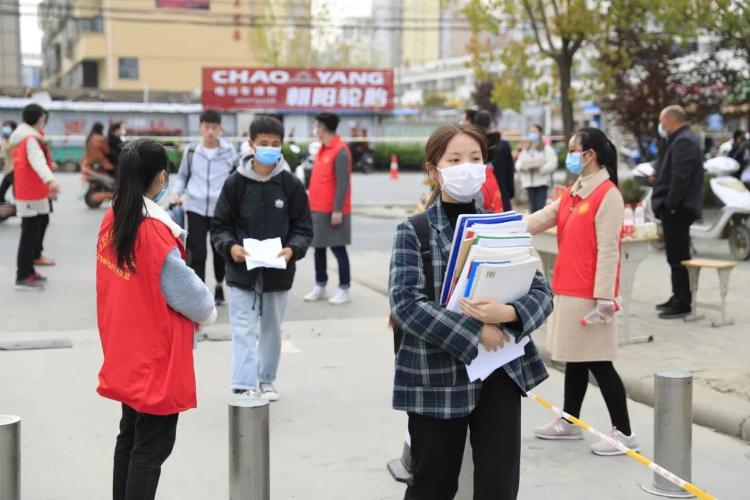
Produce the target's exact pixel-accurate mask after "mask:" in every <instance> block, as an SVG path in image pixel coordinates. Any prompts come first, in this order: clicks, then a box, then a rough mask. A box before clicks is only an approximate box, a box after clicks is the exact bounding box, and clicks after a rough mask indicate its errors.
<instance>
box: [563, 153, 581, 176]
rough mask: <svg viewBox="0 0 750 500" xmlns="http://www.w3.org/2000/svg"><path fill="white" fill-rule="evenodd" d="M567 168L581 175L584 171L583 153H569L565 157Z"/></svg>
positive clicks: (574, 173) (572, 172)
mask: <svg viewBox="0 0 750 500" xmlns="http://www.w3.org/2000/svg"><path fill="white" fill-rule="evenodd" d="M565 168H567V169H568V171H569V172H570V173H571V174H573V175H581V172H583V163H582V162H581V153H568V156H566V157H565Z"/></svg>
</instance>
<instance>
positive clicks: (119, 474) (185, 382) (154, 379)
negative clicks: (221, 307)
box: [96, 139, 216, 500]
mask: <svg viewBox="0 0 750 500" xmlns="http://www.w3.org/2000/svg"><path fill="white" fill-rule="evenodd" d="M167 165H168V160H167V153H166V151H165V150H164V148H163V147H162V146H161V145H159V144H158V143H156V142H154V141H151V140H147V139H140V140H137V141H134V142H133V143H131V144H129V145H127V146H126V147H125V148H124V149H123V151H122V154H121V156H120V168H119V172H118V188H117V191H116V192H115V197H114V201H113V204H112V209H111V210H109V211H108V212H107V214H106V215H105V216H104V220H103V222H102V225H101V229H100V231H99V240H98V244H97V266H96V293H97V316H98V323H99V335H100V337H101V342H102V350H103V351H104V362H103V364H102V367H101V370H100V372H99V386H98V387H97V392H98V393H99V394H100V395H102V396H104V397H106V398H109V399H113V400H115V401H119V402H121V403H122V419H121V420H120V434H119V435H118V436H117V444H116V445H115V458H114V474H113V498H114V499H115V500H149V499H153V498H154V496H155V495H156V488H157V485H158V483H159V475H160V473H161V465H162V464H163V463H164V461H165V460H166V459H167V457H169V455H170V453H171V452H172V448H173V447H174V441H175V433H176V429H177V415H178V414H179V413H180V412H182V411H185V410H189V409H191V408H195V407H196V396H195V373H194V371H193V336H194V333H195V328H196V323H203V324H206V323H210V322H212V321H213V320H215V318H216V309H215V307H214V300H213V296H212V295H211V292H210V291H209V290H208V288H206V286H205V285H204V284H203V282H202V281H201V280H200V278H198V276H197V275H196V274H195V272H194V271H193V270H192V269H190V268H189V267H188V266H187V264H186V263H185V261H184V259H185V245H184V239H185V233H184V232H183V230H182V228H181V227H180V226H178V225H177V224H176V223H174V222H173V221H172V219H171V218H170V217H169V215H167V213H166V211H165V210H164V209H162V208H161V207H160V206H159V205H158V204H157V202H158V201H159V200H160V199H162V198H163V197H164V195H165V194H166V192H167V190H166V188H167V183H168V182H169V176H168V173H167Z"/></svg>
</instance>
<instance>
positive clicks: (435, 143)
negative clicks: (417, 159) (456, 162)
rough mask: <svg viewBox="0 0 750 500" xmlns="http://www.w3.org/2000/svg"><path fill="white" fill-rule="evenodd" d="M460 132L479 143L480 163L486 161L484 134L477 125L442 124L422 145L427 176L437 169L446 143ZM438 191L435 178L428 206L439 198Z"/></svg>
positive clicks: (446, 145)
mask: <svg viewBox="0 0 750 500" xmlns="http://www.w3.org/2000/svg"><path fill="white" fill-rule="evenodd" d="M462 134H463V135H468V136H469V137H471V138H472V139H474V140H475V141H476V142H477V144H479V149H480V150H481V151H482V163H487V141H486V139H485V138H484V134H482V132H480V131H479V129H478V128H477V127H475V126H474V125H443V126H442V127H440V128H439V129H437V130H436V131H434V132H433V133H432V135H431V136H430V138H429V139H427V144H426V145H425V147H424V161H425V165H424V168H425V172H427V175H428V176H429V175H430V174H432V173H434V170H435V169H437V164H438V163H439V162H440V158H442V157H443V155H444V154H445V150H446V149H448V143H450V142H451V140H453V138H454V137H456V136H457V135H462ZM440 193H441V191H440V184H439V183H438V182H437V180H435V184H434V185H433V186H432V194H431V195H430V200H429V201H428V202H427V206H428V207H429V206H431V205H432V204H433V203H435V202H436V201H437V199H438V198H440Z"/></svg>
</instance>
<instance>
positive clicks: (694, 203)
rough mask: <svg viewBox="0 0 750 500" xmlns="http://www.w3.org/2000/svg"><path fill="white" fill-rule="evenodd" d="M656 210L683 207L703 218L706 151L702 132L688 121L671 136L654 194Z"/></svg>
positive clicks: (653, 201) (661, 211) (661, 210)
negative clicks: (699, 137)
mask: <svg viewBox="0 0 750 500" xmlns="http://www.w3.org/2000/svg"><path fill="white" fill-rule="evenodd" d="M651 203H652V206H653V209H654V213H655V214H656V216H657V217H659V218H661V215H662V214H663V213H664V210H670V211H679V212H685V213H688V214H690V215H691V216H692V217H694V218H696V219H699V218H700V217H701V212H702V208H703V153H702V151H701V146H700V141H699V140H698V136H697V135H695V134H694V133H693V131H692V130H690V127H689V126H688V125H685V126H684V127H682V128H681V129H679V130H678V131H677V132H675V133H674V134H673V135H672V136H670V137H669V142H668V143H667V150H666V152H665V153H664V157H663V158H662V160H661V162H660V163H659V171H658V173H657V176H656V185H655V186H654V192H653V195H652V196H651Z"/></svg>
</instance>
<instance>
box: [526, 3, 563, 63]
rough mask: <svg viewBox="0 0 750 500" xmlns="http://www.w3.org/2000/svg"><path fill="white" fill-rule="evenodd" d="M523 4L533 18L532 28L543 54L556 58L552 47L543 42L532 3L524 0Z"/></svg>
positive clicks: (531, 18) (530, 17)
mask: <svg viewBox="0 0 750 500" xmlns="http://www.w3.org/2000/svg"><path fill="white" fill-rule="evenodd" d="M523 6H524V9H525V10H526V14H527V15H528V16H529V19H530V20H531V28H532V29H533V30H534V38H535V39H536V44H537V46H538V47H539V50H540V51H541V52H542V54H544V55H546V56H547V57H551V58H553V59H556V58H557V56H556V54H553V53H552V51H551V50H552V48H554V47H552V48H550V49H546V48H545V47H544V45H543V44H542V39H541V38H540V37H539V27H538V26H537V20H536V18H535V17H534V13H533V12H532V10H531V5H530V4H529V2H528V0H523Z"/></svg>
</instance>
